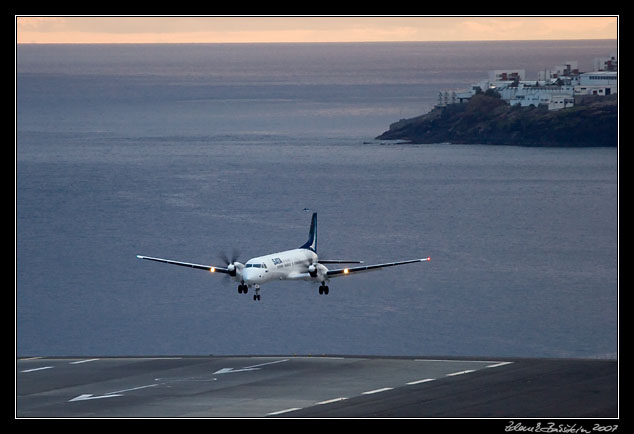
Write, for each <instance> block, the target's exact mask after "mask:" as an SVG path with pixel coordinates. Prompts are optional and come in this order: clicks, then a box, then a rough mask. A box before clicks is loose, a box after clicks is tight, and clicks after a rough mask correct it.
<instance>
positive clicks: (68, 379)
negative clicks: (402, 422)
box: [15, 356, 618, 418]
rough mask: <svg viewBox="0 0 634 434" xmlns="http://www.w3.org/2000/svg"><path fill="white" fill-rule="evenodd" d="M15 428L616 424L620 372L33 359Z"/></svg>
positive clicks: (261, 359) (301, 360) (565, 364)
mask: <svg viewBox="0 0 634 434" xmlns="http://www.w3.org/2000/svg"><path fill="white" fill-rule="evenodd" d="M15 415H16V417H17V418H208V417H209V418H287V417H290V418H373V417H374V418H462V417H464V418H495V417H499V418H544V417H549V418H552V417H557V418H580V417H583V418H585V417H589V418H616V417H618V364H617V362H616V361H614V360H609V361H606V360H578V359H510V358H509V359H507V358H502V359H500V358H493V359H490V360H489V359H486V358H478V359H466V358H460V359H457V358H422V357H421V358H401V357H361V356H354V357H353V356H320V357H312V356H305V357H297V356H253V357H249V356H236V357H230V356H229V357H226V356H223V357H214V356H209V357H189V356H183V357H84V358H39V357H36V358H26V359H18V360H17V363H16V414H15Z"/></svg>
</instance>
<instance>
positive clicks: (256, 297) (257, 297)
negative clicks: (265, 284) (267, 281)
mask: <svg viewBox="0 0 634 434" xmlns="http://www.w3.org/2000/svg"><path fill="white" fill-rule="evenodd" d="M253 301H260V285H255V294H253Z"/></svg>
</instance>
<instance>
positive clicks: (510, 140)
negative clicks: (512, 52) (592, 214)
mask: <svg viewBox="0 0 634 434" xmlns="http://www.w3.org/2000/svg"><path fill="white" fill-rule="evenodd" d="M376 139H377V140H404V141H407V142H409V143H411V144H431V143H449V144H487V145H517V146H537V147H616V146H617V145H618V94H614V95H610V96H605V97H595V98H586V99H584V100H581V101H580V102H579V103H577V104H575V106H574V107H570V108H564V109H560V110H553V111H548V110H546V109H545V108H541V107H518V106H510V105H508V104H507V103H506V102H504V101H502V100H501V99H499V98H497V97H496V96H491V95H485V94H479V95H475V96H474V97H473V98H471V100H470V101H469V102H468V103H465V104H451V105H447V106H445V107H436V108H434V109H433V110H431V111H430V112H429V113H427V114H424V115H421V116H416V117H414V118H409V119H401V120H400V121H398V122H395V123H393V124H391V125H390V127H389V130H387V131H385V132H383V133H382V134H380V135H379V136H377V137H376Z"/></svg>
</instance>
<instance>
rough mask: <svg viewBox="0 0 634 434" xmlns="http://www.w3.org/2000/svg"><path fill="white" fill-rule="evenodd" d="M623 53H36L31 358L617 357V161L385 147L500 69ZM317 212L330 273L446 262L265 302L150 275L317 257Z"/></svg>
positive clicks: (68, 49) (28, 128)
mask: <svg viewBox="0 0 634 434" xmlns="http://www.w3.org/2000/svg"><path fill="white" fill-rule="evenodd" d="M617 49H618V44H617V41H616V40H574V41H504V42H478V41H473V42H407V43H405V42H404V43H329V44H321V43H315V44H150V45H135V44H121V45H116V44H113V45H110V44H101V45H100V44H97V45H92V44H77V45H74V44H69V45H46V44H43V45H38V44H20V45H17V46H16V49H15V66H16V74H15V78H16V82H15V90H16V93H15V113H16V135H15V138H16V140H15V260H16V268H15V351H16V355H17V356H18V357H31V356H135V355H136V356H154V355H168V356H169V355H210V354H212V355H251V354H257V355H280V354H284V355H313V356H317V355H376V356H456V357H460V356H469V357H472V356H475V357H484V358H486V359H485V360H489V359H488V358H497V357H554V358H599V359H615V358H617V356H618V346H619V340H618V336H619V334H618V332H619V315H618V314H619V275H618V252H619V251H618V240H619V225H618V220H619V219H618V217H619V212H618V205H619V200H618V199H619V196H618V163H619V153H618V148H592V147H591V148H583V149H575V148H528V147H520V146H486V145H450V144H446V143H445V144H443V143H440V144H430V145H411V144H406V143H400V142H386V141H378V140H375V137H376V136H378V135H379V134H381V133H382V132H384V131H386V130H387V129H388V128H389V125H390V124H391V123H393V122H396V121H398V120H399V119H401V118H408V117H413V116H417V115H420V114H424V113H426V112H428V111H429V110H430V109H431V108H432V107H433V106H434V104H435V103H436V101H437V95H438V92H439V91H441V90H450V89H456V90H460V89H467V88H469V87H470V86H471V84H473V83H475V82H478V81H480V80H482V79H485V78H487V76H488V71H490V70H495V69H525V70H526V75H527V78H528V79H531V78H532V77H534V78H535V79H536V78H537V73H538V71H541V70H544V69H550V68H552V66H554V65H558V64H562V63H564V62H566V61H570V60H573V61H575V60H576V61H578V65H579V68H580V69H581V70H583V71H590V70H591V69H592V62H593V59H594V58H595V57H606V56H609V55H610V54H612V53H615V52H616V51H617ZM312 212H317V213H318V228H319V231H318V253H319V254H320V257H321V258H323V259H347V260H363V261H365V263H367V264H373V263H383V262H391V261H397V260H405V259H412V258H425V257H428V256H429V257H430V258H431V260H430V261H429V262H424V263H417V264H408V265H403V266H401V267H394V268H387V269H383V270H380V271H375V272H369V273H361V274H356V275H349V276H343V277H340V278H335V279H332V280H331V282H330V293H329V294H328V295H319V293H318V285H317V284H311V283H309V282H282V281H280V282H271V283H268V284H266V285H263V286H262V290H261V301H257V302H256V301H254V300H253V298H252V293H253V291H252V290H250V291H249V294H248V295H243V294H238V291H237V283H236V282H234V281H232V280H230V279H228V278H227V277H226V276H223V275H219V274H215V275H214V274H211V273H208V272H205V271H201V270H196V269H190V268H186V267H176V266H172V265H168V264H160V263H155V262H150V261H142V260H139V259H137V258H136V255H137V254H140V255H146V256H156V257H161V258H169V259H175V260H179V261H185V262H192V263H198V264H211V265H218V266H223V265H224V262H223V259H222V258H223V257H224V256H232V255H236V256H237V257H238V259H239V260H241V261H243V262H244V261H246V260H248V259H249V258H251V257H254V256H259V255H263V254H268V253H272V252H278V251H282V250H286V249H291V248H296V247H298V246H300V245H302V244H303V243H304V242H305V241H306V239H307V236H308V229H309V225H310V217H311V213H312ZM330 267H333V266H330ZM335 267H336V266H335Z"/></svg>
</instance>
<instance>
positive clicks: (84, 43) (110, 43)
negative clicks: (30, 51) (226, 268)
mask: <svg viewBox="0 0 634 434" xmlns="http://www.w3.org/2000/svg"><path fill="white" fill-rule="evenodd" d="M618 40H619V38H618V37H617V38H555V39H548V38H546V39H544V38H538V39H447V40H435V39H432V40H429V39H427V40H395V41H222V42H218V41H199V42H191V41H189V42H178V41H174V42H158V41H157V42H116V41H113V42H18V41H15V45H196V44H201V45H202V44H233V45H239V44H242V45H244V44H403V43H421V42H538V41H618Z"/></svg>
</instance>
